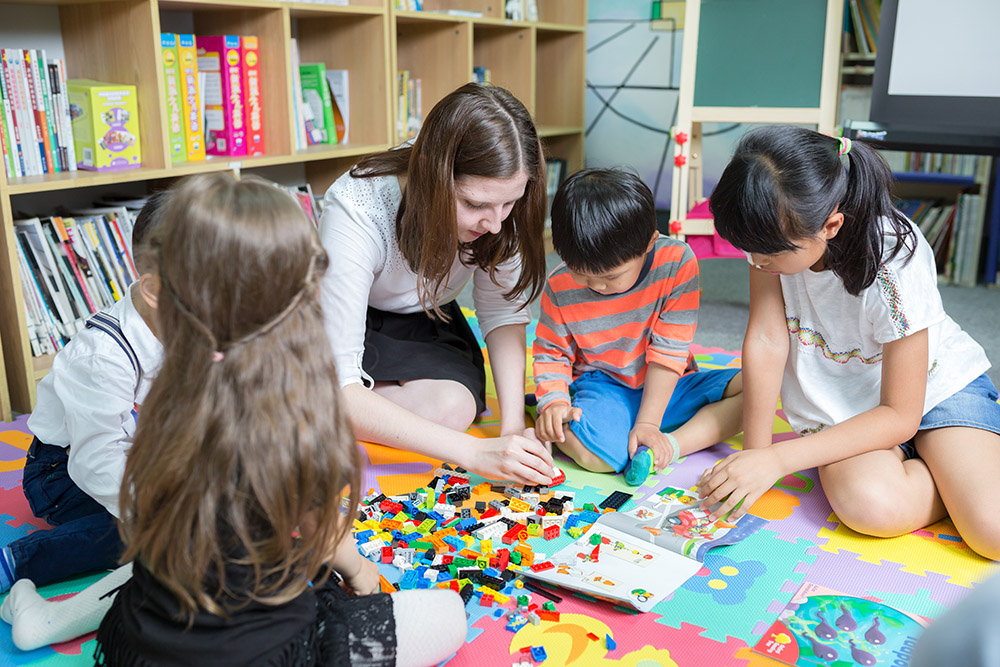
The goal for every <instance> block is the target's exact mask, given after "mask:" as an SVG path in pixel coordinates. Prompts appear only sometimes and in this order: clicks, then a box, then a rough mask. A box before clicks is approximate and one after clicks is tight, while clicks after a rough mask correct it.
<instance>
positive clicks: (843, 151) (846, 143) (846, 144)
mask: <svg viewBox="0 0 1000 667" xmlns="http://www.w3.org/2000/svg"><path fill="white" fill-rule="evenodd" d="M837 138H838V139H839V140H840V150H839V151H837V155H847V154H848V153H850V152H851V140H850V139H848V138H847V137H837Z"/></svg>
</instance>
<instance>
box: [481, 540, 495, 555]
mask: <svg viewBox="0 0 1000 667" xmlns="http://www.w3.org/2000/svg"><path fill="white" fill-rule="evenodd" d="M479 550H480V551H482V552H483V553H484V554H491V553H493V540H479Z"/></svg>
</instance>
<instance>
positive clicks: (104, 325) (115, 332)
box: [87, 313, 142, 378]
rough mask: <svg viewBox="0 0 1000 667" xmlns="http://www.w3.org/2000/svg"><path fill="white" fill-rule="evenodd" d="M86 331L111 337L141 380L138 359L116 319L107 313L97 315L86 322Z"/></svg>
mask: <svg viewBox="0 0 1000 667" xmlns="http://www.w3.org/2000/svg"><path fill="white" fill-rule="evenodd" d="M87 328H88V329H99V330H100V331H103V332H104V333H106V334H108V335H109V336H111V338H112V340H114V341H115V342H116V343H118V347H120V348H121V349H122V351H123V352H125V356H126V357H128V360H129V361H130V362H131V363H132V368H133V369H134V370H135V372H136V374H137V375H138V376H139V377H140V378H142V368H141V367H140V366H139V357H138V356H136V354H135V350H133V349H132V346H131V345H130V344H129V342H128V339H127V338H125V334H124V333H123V332H122V327H121V324H119V322H118V319H117V318H115V317H112V316H111V315H108V314H107V313H97V314H96V315H94V316H93V317H91V318H90V319H89V320H87Z"/></svg>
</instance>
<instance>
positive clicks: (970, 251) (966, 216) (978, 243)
mask: <svg viewBox="0 0 1000 667" xmlns="http://www.w3.org/2000/svg"><path fill="white" fill-rule="evenodd" d="M896 208H898V209H899V210H900V211H902V212H903V214H904V215H906V217H908V218H909V219H910V220H912V221H913V222H914V223H915V224H916V225H917V227H918V228H919V229H920V232H921V233H922V234H923V235H924V238H926V239H927V242H928V243H929V244H930V245H931V249H932V250H933V251H934V260H935V263H936V264H937V269H938V275H939V277H940V279H941V281H942V282H947V283H953V284H956V285H966V286H971V285H975V284H976V279H977V274H978V271H979V259H980V255H981V254H982V248H983V232H984V221H985V211H984V210H983V197H982V195H978V194H966V193H962V194H959V195H958V196H957V198H956V199H954V200H945V199H903V200H899V201H897V202H896Z"/></svg>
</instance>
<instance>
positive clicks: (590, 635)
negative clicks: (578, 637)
mask: <svg viewBox="0 0 1000 667" xmlns="http://www.w3.org/2000/svg"><path fill="white" fill-rule="evenodd" d="M587 638H588V639H590V641H592V642H596V641H597V640H598V639H600V637H598V636H597V635H595V634H594V633H593V632H588V633H587Z"/></svg>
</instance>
